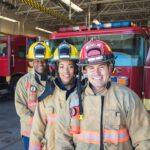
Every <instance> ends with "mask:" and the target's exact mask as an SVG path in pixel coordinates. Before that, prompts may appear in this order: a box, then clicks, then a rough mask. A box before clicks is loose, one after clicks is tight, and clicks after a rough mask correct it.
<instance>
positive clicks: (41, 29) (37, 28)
mask: <svg viewBox="0 0 150 150" xmlns="http://www.w3.org/2000/svg"><path fill="white" fill-rule="evenodd" d="M35 29H36V30H39V31H43V32H47V33H53V32H51V31H48V30H45V29H43V28H39V27H35Z"/></svg>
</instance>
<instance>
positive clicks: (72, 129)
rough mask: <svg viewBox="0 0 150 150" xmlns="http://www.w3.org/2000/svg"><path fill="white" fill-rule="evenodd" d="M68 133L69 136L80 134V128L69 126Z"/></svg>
mask: <svg viewBox="0 0 150 150" xmlns="http://www.w3.org/2000/svg"><path fill="white" fill-rule="evenodd" d="M70 133H71V134H77V133H80V127H76V126H71V130H70Z"/></svg>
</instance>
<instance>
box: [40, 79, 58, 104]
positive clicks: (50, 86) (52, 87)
mask: <svg viewBox="0 0 150 150" xmlns="http://www.w3.org/2000/svg"><path fill="white" fill-rule="evenodd" d="M54 90H55V84H54V82H53V81H51V80H48V81H47V82H46V86H45V90H44V92H43V93H42V94H41V95H40V96H39V97H38V101H39V102H40V101H42V100H44V99H45V98H46V97H47V96H49V95H52V94H53V92H54Z"/></svg>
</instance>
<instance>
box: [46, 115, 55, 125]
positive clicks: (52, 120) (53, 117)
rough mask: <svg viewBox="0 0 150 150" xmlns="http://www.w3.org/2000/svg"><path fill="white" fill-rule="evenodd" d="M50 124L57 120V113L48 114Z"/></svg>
mask: <svg viewBox="0 0 150 150" xmlns="http://www.w3.org/2000/svg"><path fill="white" fill-rule="evenodd" d="M47 121H48V124H53V123H56V122H57V115H56V114H48V115H47Z"/></svg>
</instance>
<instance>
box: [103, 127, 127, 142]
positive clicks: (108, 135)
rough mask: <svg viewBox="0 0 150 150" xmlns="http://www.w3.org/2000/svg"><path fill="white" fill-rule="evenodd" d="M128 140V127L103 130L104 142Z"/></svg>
mask: <svg viewBox="0 0 150 150" xmlns="http://www.w3.org/2000/svg"><path fill="white" fill-rule="evenodd" d="M128 140H129V134H128V129H127V128H124V129H121V130H117V131H116V130H107V129H105V130H104V142H111V143H113V144H118V143H120V142H125V141H128Z"/></svg>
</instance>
